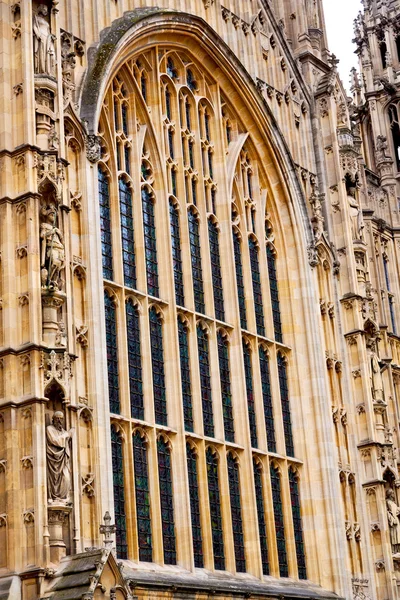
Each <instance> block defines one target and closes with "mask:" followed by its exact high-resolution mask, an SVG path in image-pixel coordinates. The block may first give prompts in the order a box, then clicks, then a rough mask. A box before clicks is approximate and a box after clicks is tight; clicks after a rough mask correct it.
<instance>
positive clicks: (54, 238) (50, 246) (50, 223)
mask: <svg viewBox="0 0 400 600" xmlns="http://www.w3.org/2000/svg"><path fill="white" fill-rule="evenodd" d="M40 215H41V217H42V223H41V225H40V242H41V248H40V266H41V271H40V276H41V281H42V287H49V288H50V289H53V290H58V289H60V286H61V280H60V274H61V271H62V270H63V269H64V268H65V252H64V236H63V234H62V232H61V231H60V229H58V228H57V227H56V220H57V207H56V205H55V204H54V203H50V204H47V205H44V206H43V207H42V209H41V211H40Z"/></svg>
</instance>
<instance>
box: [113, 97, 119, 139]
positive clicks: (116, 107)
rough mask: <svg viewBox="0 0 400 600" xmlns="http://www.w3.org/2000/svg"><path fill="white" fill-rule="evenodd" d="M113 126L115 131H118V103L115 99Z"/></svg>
mask: <svg viewBox="0 0 400 600" xmlns="http://www.w3.org/2000/svg"><path fill="white" fill-rule="evenodd" d="M114 125H115V131H119V102H118V100H117V99H115V100H114Z"/></svg>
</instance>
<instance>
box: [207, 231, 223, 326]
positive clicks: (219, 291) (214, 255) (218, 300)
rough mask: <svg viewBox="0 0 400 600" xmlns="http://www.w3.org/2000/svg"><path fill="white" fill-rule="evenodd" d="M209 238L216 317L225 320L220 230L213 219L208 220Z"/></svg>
mask: <svg viewBox="0 0 400 600" xmlns="http://www.w3.org/2000/svg"><path fill="white" fill-rule="evenodd" d="M208 239H209V243H210V259H211V273H212V283H213V292H214V309H215V317H216V318H217V319H218V320H219V321H225V307H224V291H223V288H222V271H221V260H220V250H219V232H218V226H217V224H216V223H214V222H213V221H212V220H211V219H209V220H208Z"/></svg>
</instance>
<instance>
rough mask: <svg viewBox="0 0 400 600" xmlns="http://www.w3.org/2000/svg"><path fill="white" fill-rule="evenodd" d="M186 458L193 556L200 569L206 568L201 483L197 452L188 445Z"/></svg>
mask: <svg viewBox="0 0 400 600" xmlns="http://www.w3.org/2000/svg"><path fill="white" fill-rule="evenodd" d="M186 457H187V468H188V478H189V495H190V517H191V521H192V538H193V554H194V566H195V567H198V568H200V569H201V568H203V567H204V559H203V540H202V535H201V521H200V499H199V483H198V476H197V456H196V451H195V450H194V449H193V448H191V447H190V446H189V444H186Z"/></svg>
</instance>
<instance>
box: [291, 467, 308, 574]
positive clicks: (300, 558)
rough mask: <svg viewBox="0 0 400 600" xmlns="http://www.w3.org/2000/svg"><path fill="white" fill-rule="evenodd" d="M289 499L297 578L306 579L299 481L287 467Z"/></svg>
mask: <svg viewBox="0 0 400 600" xmlns="http://www.w3.org/2000/svg"><path fill="white" fill-rule="evenodd" d="M289 486H290V499H291V502H292V517H293V529H294V541H295V544H296V556H297V569H298V573H299V579H307V569H306V556H305V552H304V539H303V526H302V522H301V512H300V494H299V482H298V479H297V477H296V474H295V473H294V472H293V470H292V469H289Z"/></svg>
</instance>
